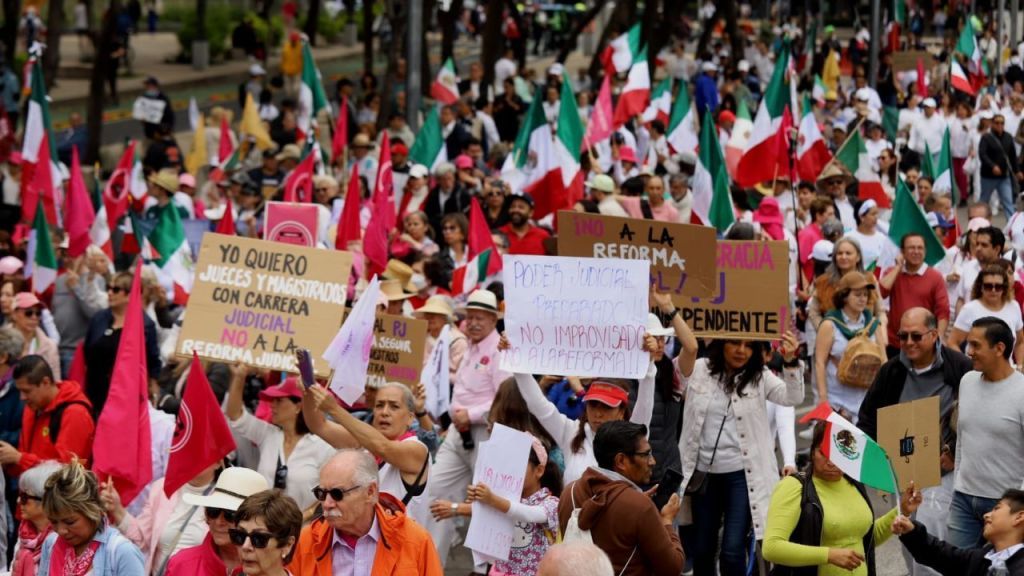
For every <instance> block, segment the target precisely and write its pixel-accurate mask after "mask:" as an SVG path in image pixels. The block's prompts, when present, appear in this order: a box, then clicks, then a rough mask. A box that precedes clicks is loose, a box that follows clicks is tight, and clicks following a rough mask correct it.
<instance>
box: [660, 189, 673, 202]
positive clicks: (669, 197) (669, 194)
mask: <svg viewBox="0 0 1024 576" xmlns="http://www.w3.org/2000/svg"><path fill="white" fill-rule="evenodd" d="M661 197H662V198H664V199H665V200H671V199H672V193H671V192H669V191H668V190H665V193H664V194H662V195H661Z"/></svg>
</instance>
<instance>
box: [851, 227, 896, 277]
mask: <svg viewBox="0 0 1024 576" xmlns="http://www.w3.org/2000/svg"><path fill="white" fill-rule="evenodd" d="M846 235H847V236H849V237H850V238H854V239H855V240H857V243H859V244H860V250H861V253H862V254H863V256H864V267H865V268H870V267H871V265H872V264H875V263H877V264H878V267H879V269H881V270H885V269H888V268H891V267H892V266H893V265H894V264H895V263H896V257H897V256H899V253H900V251H899V248H897V247H896V244H894V243H893V241H892V240H891V239H889V237H888V236H886V235H885V234H882V233H881V232H879V231H878V230H875V232H874V233H873V234H865V233H863V232H861V231H860V230H851V231H850V232H848V233H847V234H846Z"/></svg>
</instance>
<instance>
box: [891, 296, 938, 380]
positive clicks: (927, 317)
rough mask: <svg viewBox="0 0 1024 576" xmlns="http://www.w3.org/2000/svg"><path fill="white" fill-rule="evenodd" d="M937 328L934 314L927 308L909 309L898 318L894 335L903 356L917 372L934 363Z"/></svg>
mask: <svg viewBox="0 0 1024 576" xmlns="http://www.w3.org/2000/svg"><path fill="white" fill-rule="evenodd" d="M938 327H939V324H938V321H937V320H936V318H935V314H933V313H932V311H931V310H928V309H927V308H920V307H917V308H910V309H909V310H907V311H906V312H904V313H903V316H902V317H900V329H899V331H898V332H897V333H896V336H897V337H899V341H898V342H893V344H898V345H899V347H900V351H901V353H902V354H903V356H904V357H905V358H906V359H907V360H908V361H910V363H911V365H913V366H914V368H916V369H918V370H922V369H925V368H927V367H929V366H931V365H932V364H933V363H934V362H935V354H936V351H937V350H936V347H937V342H938V341H939V331H938V330H937V328H938Z"/></svg>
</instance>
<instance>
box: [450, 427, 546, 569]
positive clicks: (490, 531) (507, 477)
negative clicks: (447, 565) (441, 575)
mask: <svg viewBox="0 0 1024 576" xmlns="http://www.w3.org/2000/svg"><path fill="white" fill-rule="evenodd" d="M478 448H479V450H477V458H476V466H475V468H474V470H473V484H480V483H483V484H486V485H487V487H488V488H490V489H491V492H493V493H494V494H497V495H498V496H501V497H502V498H506V499H508V500H510V501H512V502H518V501H519V500H520V499H521V498H522V495H523V484H524V483H525V482H526V468H527V462H529V458H530V450H532V449H533V437H532V436H530V435H529V434H527V433H525V432H520V431H519V430H514V429H512V428H509V427H507V426H502V425H501V424H495V425H494V429H493V430H492V431H491V437H490V439H489V440H487V441H486V442H481V443H480V445H479V446H478ZM514 537H515V521H514V520H513V519H512V517H511V516H509V515H507V514H505V513H504V512H499V511H498V510H496V509H494V508H492V507H490V506H488V505H486V504H481V503H480V502H473V516H472V519H471V520H470V522H469V531H468V532H466V548H469V549H470V550H472V551H473V556H474V558H476V559H479V560H487V561H491V562H493V561H494V560H508V555H509V552H510V551H511V550H512V541H513V538H514Z"/></svg>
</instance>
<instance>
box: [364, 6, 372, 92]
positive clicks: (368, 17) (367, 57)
mask: <svg viewBox="0 0 1024 576" xmlns="http://www.w3.org/2000/svg"><path fill="white" fill-rule="evenodd" d="M363 72H365V73H367V74H373V2H371V1H370V0H364V1H363Z"/></svg>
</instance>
